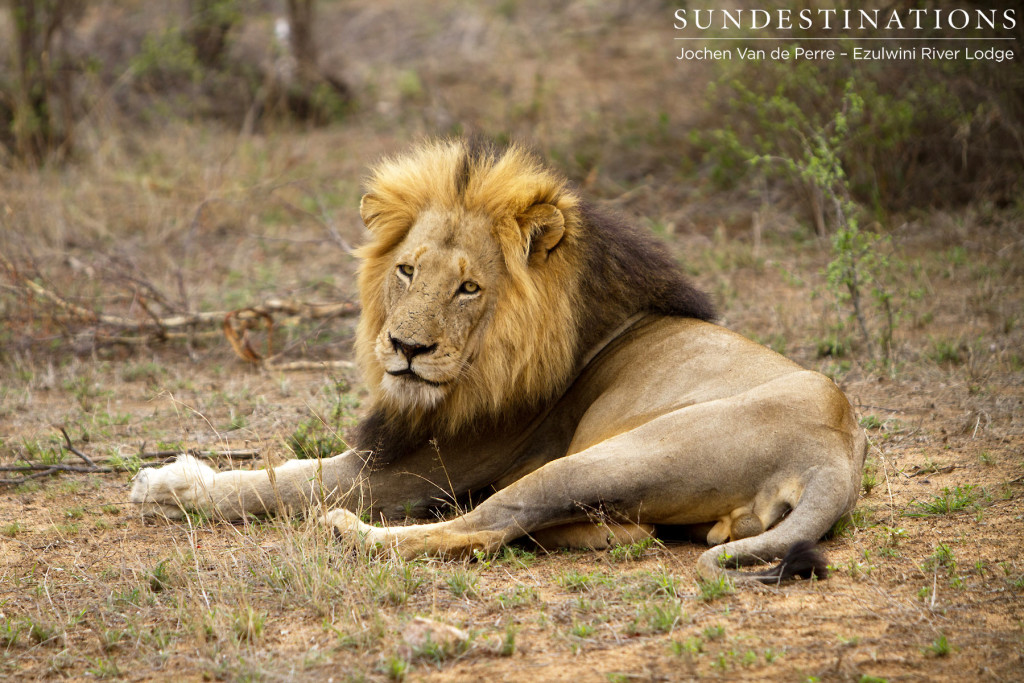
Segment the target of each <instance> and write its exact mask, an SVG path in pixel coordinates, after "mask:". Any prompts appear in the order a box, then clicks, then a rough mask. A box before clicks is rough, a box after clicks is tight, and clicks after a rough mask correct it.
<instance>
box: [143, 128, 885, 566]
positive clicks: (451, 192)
mask: <svg viewBox="0 0 1024 683" xmlns="http://www.w3.org/2000/svg"><path fill="white" fill-rule="evenodd" d="M368 189H369V192H368V193H367V195H366V197H364V200H363V205H362V209H361V210H362V214H363V218H364V221H365V222H366V223H367V226H368V227H369V229H370V232H371V235H372V238H371V241H370V242H369V243H368V245H367V246H365V247H364V248H363V249H362V250H361V256H362V257H363V258H364V264H363V267H362V270H361V274H360V290H361V295H362V302H363V307H364V313H363V318H362V320H361V322H360V327H359V332H358V336H357V351H358V357H359V360H360V364H361V366H362V368H363V371H364V374H365V376H366V378H367V380H368V382H369V383H370V386H371V389H372V390H373V391H374V400H373V405H372V407H371V409H370V412H369V415H368V416H367V417H366V418H365V419H364V421H363V422H362V423H361V425H360V427H359V428H358V429H357V432H356V440H357V444H356V445H357V447H358V448H359V449H360V450H358V451H357V450H352V451H349V452H346V453H344V454H341V455H338V456H335V457H333V458H329V459H325V460H322V461H292V462H289V463H286V464H285V465H284V466H282V467H279V468H277V469H276V470H273V471H272V472H270V473H268V472H266V471H252V472H225V473H214V472H213V471H212V470H210V469H209V468H206V467H205V466H202V465H200V464H199V463H198V462H196V461H195V460H194V459H188V458H183V459H180V460H179V461H178V462H176V463H175V464H173V465H171V466H168V467H165V468H163V469H161V470H157V471H150V472H147V473H145V474H143V475H140V477H139V479H138V480H137V482H136V485H135V488H134V489H133V492H132V499H133V501H135V502H137V503H140V504H142V505H143V506H144V510H145V511H147V512H150V513H153V512H163V513H166V514H170V515H174V514H177V513H178V512H179V509H180V507H198V508H202V509H205V510H206V511H208V512H210V513H212V514H215V515H220V516H225V517H229V518H231V517H237V516H240V515H242V514H245V513H254V512H265V511H272V510H276V509H279V508H281V507H282V506H284V507H296V508H298V507H304V506H308V505H309V504H310V503H312V502H314V501H316V500H318V499H319V498H321V497H322V496H323V495H324V494H325V493H326V494H327V496H328V497H329V500H328V501H327V502H328V503H329V504H331V505H333V506H337V508H338V509H336V510H334V511H332V512H330V513H328V515H327V519H328V521H329V522H330V523H331V524H333V526H334V527H335V529H336V530H338V531H339V532H340V533H345V534H348V533H355V532H357V531H358V532H361V533H363V534H365V535H367V537H368V539H369V540H370V541H372V542H378V543H381V544H384V545H394V546H397V547H398V549H399V550H400V552H403V553H405V554H417V553H421V552H426V553H448V554H462V553H467V552H469V551H472V550H493V549H495V548H497V547H499V546H500V545H501V544H503V543H507V542H508V541H511V540H512V539H514V538H517V537H519V536H523V535H533V536H535V537H536V538H538V539H540V540H542V542H543V543H545V544H549V543H560V542H568V543H577V544H580V543H582V544H585V545H591V546H602V545H604V544H606V543H608V542H611V539H610V538H609V529H611V530H612V533H614V534H615V535H617V537H618V539H619V540H620V541H621V540H623V539H626V540H629V539H630V538H633V537H635V536H636V535H638V534H644V533H647V532H649V531H650V529H651V528H652V525H686V526H694V525H705V526H706V527H708V526H709V527H710V530H707V531H706V533H707V539H708V541H709V542H710V543H713V544H719V543H724V542H726V541H729V542H727V543H725V544H724V545H721V546H718V547H716V548H714V549H712V550H710V551H708V552H706V553H704V555H703V556H702V557H701V562H700V565H699V566H700V568H701V569H702V571H705V572H706V573H714V572H716V571H718V569H717V567H718V563H717V560H718V558H719V557H720V556H721V555H722V554H723V553H728V554H729V555H730V556H731V557H732V558H734V559H735V560H736V561H738V562H740V563H752V562H756V561H768V560H771V559H773V558H775V557H780V556H781V555H782V554H783V553H784V552H785V551H786V550H787V549H788V548H790V547H791V546H792V545H793V544H795V543H797V542H799V541H815V540H817V539H818V538H820V537H821V535H822V534H824V533H825V532H826V531H827V530H828V529H829V527H830V526H831V525H832V524H833V523H834V522H835V521H836V520H837V519H838V518H839V517H840V516H841V515H843V514H844V513H846V512H847V511H848V510H849V509H851V508H852V507H853V505H854V503H855V501H856V496H857V492H858V490H859V482H860V469H861V466H862V464H863V459H864V455H865V450H866V442H865V439H864V436H863V434H862V432H861V430H860V429H859V427H858V426H857V423H856V420H855V418H854V415H853V410H852V408H851V406H850V405H849V402H848V401H847V400H846V398H845V397H844V396H843V394H842V392H840V391H839V389H838V388H837V387H836V386H835V385H834V384H833V383H832V382H831V381H830V380H828V379H827V378H825V377H823V376H822V375H819V374H817V373H814V372H809V371H806V370H803V369H801V368H800V367H799V366H797V365H796V364H794V363H792V362H791V361H789V360H786V359H785V358H783V357H782V356H779V355H778V354H775V353H774V352H772V351H770V350H768V349H765V348H764V347H762V346H760V345H758V344H755V343H754V342H751V341H749V340H747V339H745V338H743V337H741V336H739V335H736V334H734V333H732V332H729V331H728V330H726V329H724V328H722V327H719V326H717V325H714V324H711V323H709V322H705V321H703V320H701V318H704V319H707V318H710V317H711V315H712V312H711V307H710V305H709V304H708V302H707V300H706V299H705V298H704V297H703V295H701V294H700V293H699V292H697V291H696V290H694V289H692V287H690V285H689V284H688V283H687V282H686V281H685V280H684V279H683V278H682V277H681V276H680V275H679V272H678V269H677V267H676V266H675V265H674V263H673V262H672V260H671V258H669V257H668V256H667V254H666V253H665V252H664V251H663V250H662V249H661V248H660V247H659V246H658V245H657V244H656V243H655V242H653V240H651V239H650V238H649V237H646V236H644V235H641V234H640V233H638V232H636V231H633V230H630V229H629V228H627V227H625V226H622V225H621V224H618V223H615V222H613V221H608V220H607V219H605V218H603V217H601V216H600V215H598V214H596V213H595V212H593V211H591V210H590V209H588V208H586V207H585V206H584V205H582V204H581V202H580V201H579V199H578V198H577V196H576V195H575V194H574V193H573V192H572V191H570V190H568V189H566V188H565V186H564V181H562V180H561V179H559V178H558V177H557V176H555V175H554V174H551V173H550V172H548V171H546V170H544V169H543V168H542V167H540V166H539V165H538V164H537V163H536V162H535V161H534V160H533V158H532V157H530V156H529V155H527V154H525V153H523V152H522V151H520V150H518V149H516V148H512V149H511V150H509V151H507V152H505V153H497V152H493V151H491V150H486V149H485V150H482V151H481V150H472V149H470V148H469V147H467V146H466V145H465V144H464V143H461V142H445V143H435V144H433V145H428V146H425V147H424V148H421V149H420V150H419V151H418V152H416V153H414V154H413V155H410V156H409V157H405V158H401V159H397V160H391V161H387V162H385V163H384V164H383V165H382V166H381V167H379V168H378V169H377V172H376V174H375V175H374V176H373V177H372V178H371V180H370V182H369V188H368ZM492 491H493V493H491V492H492ZM473 493H476V494H484V495H488V494H489V497H487V498H486V499H485V500H483V502H482V503H480V504H479V505H477V506H476V507H475V509H473V510H472V511H471V512H469V513H467V514H465V515H462V516H460V517H457V518H455V519H453V520H450V521H447V522H438V523H433V524H419V525H411V526H403V527H383V528H380V527H369V526H367V525H364V524H362V523H361V522H359V520H358V518H356V517H355V516H354V515H353V514H352V513H351V512H349V511H350V510H351V511H361V510H365V509H370V510H371V511H372V514H373V515H374V516H375V517H376V516H377V515H383V516H386V517H389V518H395V517H398V518H401V517H402V516H404V515H405V514H407V513H409V512H413V513H417V512H424V511H426V510H427V509H429V508H431V507H434V506H436V505H438V504H439V503H441V502H453V501H455V500H457V499H461V498H462V497H463V496H465V495H466V494H473ZM786 513H789V514H788V516H786V517H785V519H783V517H784V516H785V515H786ZM780 520H782V521H781V522H780ZM601 522H608V523H610V524H611V526H601V525H600V523H601ZM745 537H746V538H745ZM730 539H732V540H731V541H730Z"/></svg>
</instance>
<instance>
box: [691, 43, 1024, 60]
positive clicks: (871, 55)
mask: <svg viewBox="0 0 1024 683" xmlns="http://www.w3.org/2000/svg"><path fill="white" fill-rule="evenodd" d="M734 57H735V58H738V59H740V60H743V61H758V60H765V59H769V58H770V59H773V60H776V61H781V60H789V59H792V60H796V61H799V60H806V59H818V60H833V59H836V58H837V57H852V58H853V59H854V60H858V61H900V60H916V59H922V60H927V61H954V60H959V59H963V60H965V61H987V62H1005V61H1010V60H1012V59H1013V58H1014V54H1013V50H1003V49H1000V48H994V47H989V48H964V47H958V48H951V47H934V46H928V45H921V46H914V47H895V48H890V47H872V48H865V47H854V48H852V49H844V50H842V51H840V50H836V49H834V48H826V49H820V48H819V49H810V48H805V47H800V46H794V47H775V48H772V49H770V50H768V49H762V48H751V47H740V48H721V49H716V48H708V47H700V48H688V47H684V48H682V49H681V50H680V52H679V55H678V56H677V57H676V59H679V60H686V61H705V60H713V61H722V60H731V59H733V58H734Z"/></svg>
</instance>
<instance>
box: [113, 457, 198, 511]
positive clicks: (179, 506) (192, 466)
mask: <svg viewBox="0 0 1024 683" xmlns="http://www.w3.org/2000/svg"><path fill="white" fill-rule="evenodd" d="M216 475H217V473H216V471H214V470H213V468H211V467H210V466H209V465H205V464H203V463H201V462H199V460H198V459H196V458H195V457H194V456H191V455H180V456H178V459H177V460H175V461H174V462H173V463H171V464H170V465H165V466H164V467H161V468H159V469H145V470H139V473H138V474H136V475H135V479H134V480H133V481H134V483H133V485H132V493H131V502H132V503H134V504H136V505H139V506H140V508H141V511H142V514H143V515H146V516H167V517H171V518H174V519H179V518H181V517H182V516H183V515H184V510H185V509H201V508H202V507H204V506H203V503H204V502H207V501H209V499H210V493H211V492H212V491H213V487H214V478H215V477H216Z"/></svg>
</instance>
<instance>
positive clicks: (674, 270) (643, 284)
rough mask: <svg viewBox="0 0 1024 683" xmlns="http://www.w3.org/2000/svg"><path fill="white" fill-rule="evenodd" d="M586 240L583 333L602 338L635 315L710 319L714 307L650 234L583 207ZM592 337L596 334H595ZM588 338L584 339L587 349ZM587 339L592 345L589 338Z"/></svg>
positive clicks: (584, 205) (583, 246)
mask: <svg viewBox="0 0 1024 683" xmlns="http://www.w3.org/2000/svg"><path fill="white" fill-rule="evenodd" d="M580 213H581V217H582V220H583V225H584V230H585V233H584V237H583V240H582V244H581V245H580V248H581V250H582V251H583V255H584V263H585V265H586V275H585V277H584V278H583V283H582V288H581V293H580V296H581V299H582V301H580V302H579V303H580V308H581V310H586V311H587V312H588V313H587V318H585V319H584V320H582V321H581V323H582V329H583V330H584V337H587V336H591V335H587V334H586V331H587V330H594V331H600V333H601V334H604V333H605V331H606V330H608V329H610V328H611V327H612V326H614V325H615V324H617V323H619V322H621V321H622V320H624V319H626V318H628V317H629V316H631V315H634V314H636V313H641V312H644V311H648V312H650V313H657V314H660V315H669V316H677V317H681V318H697V319H698V320H709V321H710V320H714V319H715V317H716V313H715V307H714V305H713V304H712V303H711V299H710V298H709V297H708V295H707V294H705V293H704V292H702V291H700V290H699V289H697V288H696V287H694V286H693V284H691V283H690V281H689V279H688V278H687V277H686V276H685V275H683V272H682V270H681V268H680V266H679V264H678V263H677V262H676V260H675V259H674V258H673V257H672V255H671V253H669V250H668V247H667V246H666V245H665V244H664V243H662V242H661V241H659V240H658V239H657V238H656V237H654V235H651V234H650V233H647V232H644V231H642V230H640V229H638V228H636V227H634V226H632V225H630V224H628V223H626V222H625V221H624V220H622V219H621V218H619V217H617V216H614V215H612V214H609V213H606V212H603V211H601V210H599V209H597V208H596V207H594V206H593V205H591V204H588V203H586V202H583V203H581V205H580ZM593 336H596V334H594V335H593ZM587 341H588V340H587V339H586V338H585V339H584V340H583V342H584V348H586V343H587ZM590 341H596V339H595V340H590Z"/></svg>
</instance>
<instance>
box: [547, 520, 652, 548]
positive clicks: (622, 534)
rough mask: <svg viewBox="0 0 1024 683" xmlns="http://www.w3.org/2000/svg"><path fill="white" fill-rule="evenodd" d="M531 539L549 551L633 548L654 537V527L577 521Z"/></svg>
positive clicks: (549, 528)
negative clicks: (632, 546) (623, 546)
mask: <svg viewBox="0 0 1024 683" xmlns="http://www.w3.org/2000/svg"><path fill="white" fill-rule="evenodd" d="M529 538H531V539H532V540H533V541H534V542H535V543H536V544H537V545H539V546H540V547H541V548H543V549H545V550H554V549H556V548H579V549H583V550H605V549H607V548H611V547H614V546H617V545H629V544H631V543H638V542H640V541H643V540H645V539H648V538H654V525H652V524H633V523H632V522H622V523H618V522H576V523H574V524H559V525H558V526H553V527H548V528H546V529H539V530H537V531H534V532H531V533H530V534H529Z"/></svg>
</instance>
